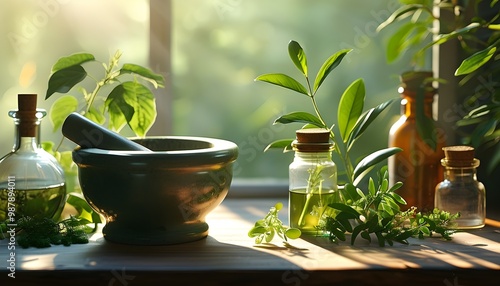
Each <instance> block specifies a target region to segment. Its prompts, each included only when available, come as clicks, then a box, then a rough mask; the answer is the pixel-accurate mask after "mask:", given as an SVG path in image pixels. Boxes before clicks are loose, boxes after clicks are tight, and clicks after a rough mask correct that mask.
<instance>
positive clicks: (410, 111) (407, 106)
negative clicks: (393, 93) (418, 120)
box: [400, 88, 434, 118]
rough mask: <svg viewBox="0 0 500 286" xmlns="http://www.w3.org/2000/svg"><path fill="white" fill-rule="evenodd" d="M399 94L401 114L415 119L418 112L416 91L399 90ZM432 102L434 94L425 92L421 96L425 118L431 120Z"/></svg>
mask: <svg viewBox="0 0 500 286" xmlns="http://www.w3.org/2000/svg"><path fill="white" fill-rule="evenodd" d="M400 93H401V97H402V100H401V114H402V115H405V116H406V117H408V118H415V117H416V116H417V112H418V110H417V109H418V104H419V102H418V101H417V100H418V99H417V98H418V96H419V95H418V94H417V92H416V91H413V90H408V89H402V88H401V89H400ZM433 101H434V93H433V92H426V93H425V95H424V96H423V103H422V106H423V112H424V114H425V116H426V117H429V118H432V103H433Z"/></svg>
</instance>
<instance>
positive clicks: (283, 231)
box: [248, 203, 301, 244]
mask: <svg viewBox="0 0 500 286" xmlns="http://www.w3.org/2000/svg"><path fill="white" fill-rule="evenodd" d="M282 208H283V204H282V203H276V204H275V205H274V206H273V207H271V208H270V210H269V212H268V213H267V215H266V216H265V217H264V218H263V219H261V220H258V221H257V222H256V223H255V225H254V227H252V229H250V231H249V232H248V236H249V237H252V238H255V243H256V244H260V243H262V242H267V243H269V242H271V241H272V240H273V238H274V237H275V235H277V236H278V237H280V238H281V239H282V240H283V242H284V243H285V244H287V242H288V238H289V239H297V238H299V237H300V235H301V231H300V230H299V229H297V228H287V227H286V226H284V225H283V222H282V221H281V220H280V219H279V217H278V213H279V211H280V210H281V209H282Z"/></svg>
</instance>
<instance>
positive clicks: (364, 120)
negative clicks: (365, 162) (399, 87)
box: [347, 99, 394, 150]
mask: <svg viewBox="0 0 500 286" xmlns="http://www.w3.org/2000/svg"><path fill="white" fill-rule="evenodd" d="M393 101H394V99H390V100H388V101H386V102H383V103H381V104H379V105H377V106H376V107H373V108H370V109H369V110H367V111H366V112H364V113H363V114H362V115H361V116H360V117H359V119H358V121H357V122H356V124H355V125H354V127H353V128H352V132H350V133H349V139H348V140H347V150H350V149H351V147H352V146H353V144H354V142H355V141H356V139H357V138H358V137H360V136H361V135H362V134H363V132H365V130H366V128H368V126H370V124H371V123H372V122H373V121H374V120H375V118H377V116H379V114H380V113H382V111H384V110H385V109H386V108H387V107H388V106H389V105H390V104H391V103H392V102H393Z"/></svg>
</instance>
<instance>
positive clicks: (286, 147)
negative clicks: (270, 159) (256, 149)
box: [264, 139, 293, 152]
mask: <svg viewBox="0 0 500 286" xmlns="http://www.w3.org/2000/svg"><path fill="white" fill-rule="evenodd" d="M292 142H293V139H281V140H276V141H273V142H271V143H270V144H269V145H267V146H266V148H265V149H264V152H266V151H267V150H269V149H271V148H280V149H283V152H288V151H291V150H292Z"/></svg>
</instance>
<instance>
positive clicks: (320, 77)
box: [313, 49, 352, 94]
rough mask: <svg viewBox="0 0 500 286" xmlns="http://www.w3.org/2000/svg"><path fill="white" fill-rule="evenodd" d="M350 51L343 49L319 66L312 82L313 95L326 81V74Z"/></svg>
mask: <svg viewBox="0 0 500 286" xmlns="http://www.w3.org/2000/svg"><path fill="white" fill-rule="evenodd" d="M350 51H352V49H343V50H340V51H338V52H336V53H335V54H333V55H331V56H330V57H329V58H328V59H327V60H326V61H325V62H324V63H323V65H322V66H321V68H320V69H319V71H318V73H317V74H316V79H315V80H314V89H313V94H315V93H316V91H317V90H318V88H319V87H320V86H321V84H322V83H323V81H324V80H325V79H326V77H327V76H328V74H330V72H331V71H332V70H334V69H335V68H336V67H337V66H338V65H339V64H340V63H341V62H342V59H343V58H344V57H345V55H347V54H348V53H349V52H350Z"/></svg>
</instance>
